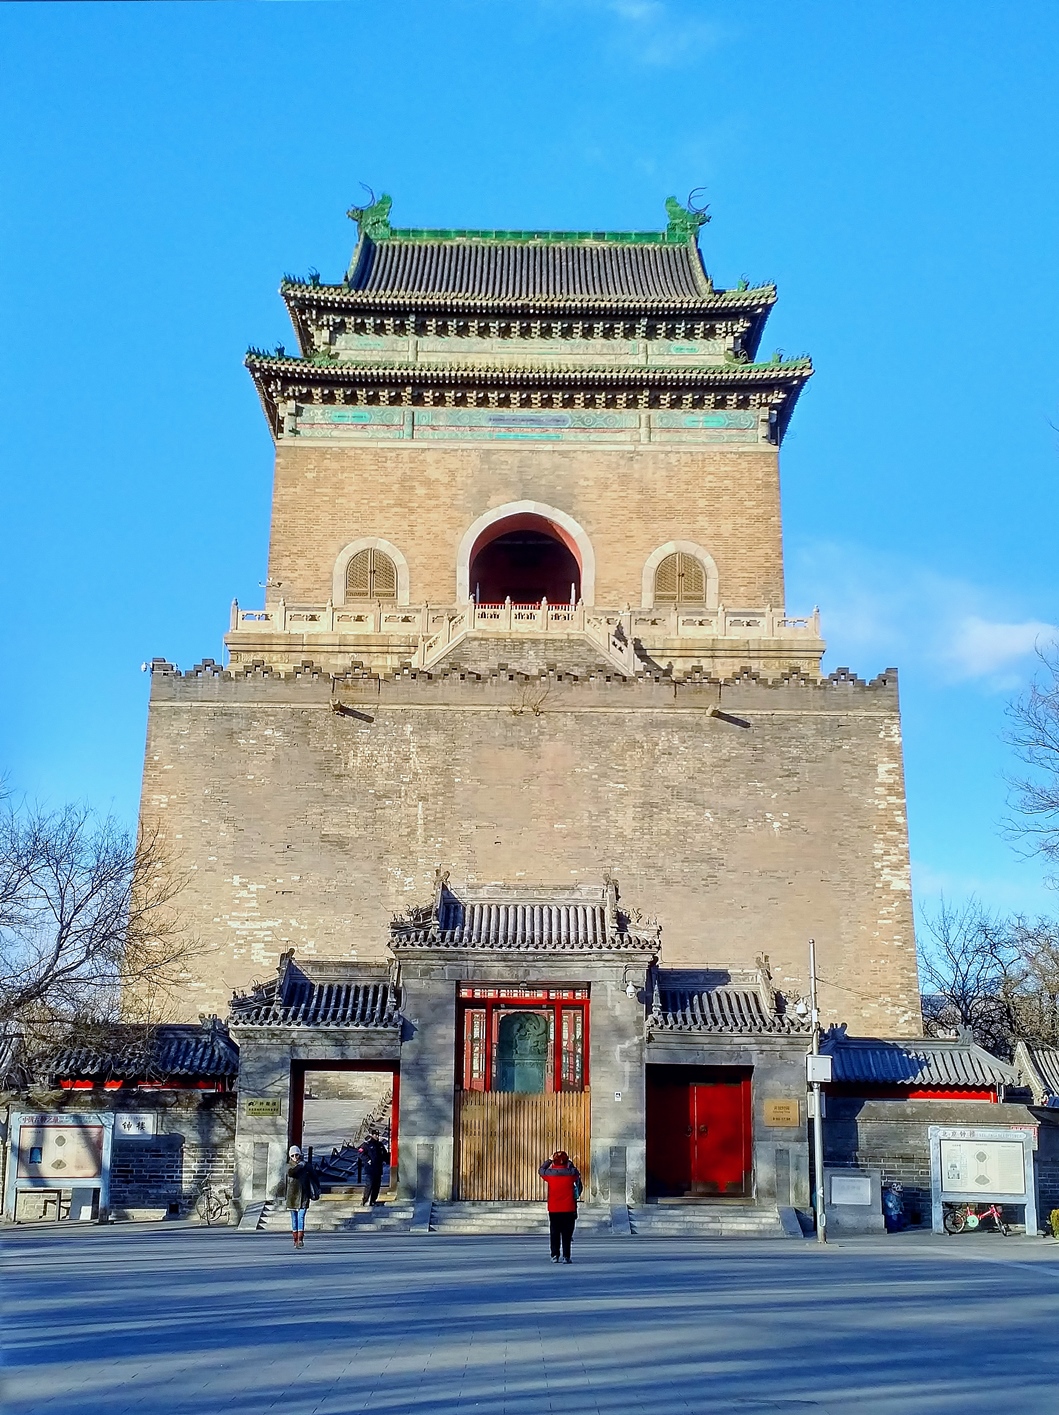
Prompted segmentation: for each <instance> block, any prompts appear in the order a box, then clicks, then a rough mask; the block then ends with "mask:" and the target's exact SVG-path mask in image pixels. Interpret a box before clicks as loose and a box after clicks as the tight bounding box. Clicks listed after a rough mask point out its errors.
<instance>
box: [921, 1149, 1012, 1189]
mask: <svg viewBox="0 0 1059 1415" xmlns="http://www.w3.org/2000/svg"><path fill="white" fill-rule="evenodd" d="M1024 1153H1025V1151H1024V1149H1023V1146H1022V1144H1021V1142H1018V1141H1010V1140H942V1142H941V1191H942V1193H943V1194H974V1193H977V1192H981V1193H983V1194H1025V1192H1026V1165H1025V1161H1024Z"/></svg>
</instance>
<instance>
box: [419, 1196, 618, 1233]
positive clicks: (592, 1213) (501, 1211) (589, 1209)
mask: <svg viewBox="0 0 1059 1415" xmlns="http://www.w3.org/2000/svg"><path fill="white" fill-rule="evenodd" d="M430 1231H431V1232H432V1233H442V1234H444V1233H470V1234H474V1233H479V1234H493V1233H495V1234H546V1233H547V1232H548V1213H547V1210H546V1209H545V1207H544V1205H543V1204H542V1203H530V1204H505V1203H496V1202H492V1203H490V1202H482V1203H472V1202H460V1201H453V1202H451V1203H437V1202H435V1204H434V1207H433V1210H432V1212H431V1216H430ZM577 1232H578V1234H579V1235H581V1236H582V1237H585V1236H591V1235H594V1234H606V1235H609V1234H610V1232H611V1224H610V1209H609V1207H607V1206H606V1205H603V1204H582V1205H581V1206H580V1209H579V1211H578V1216H577Z"/></svg>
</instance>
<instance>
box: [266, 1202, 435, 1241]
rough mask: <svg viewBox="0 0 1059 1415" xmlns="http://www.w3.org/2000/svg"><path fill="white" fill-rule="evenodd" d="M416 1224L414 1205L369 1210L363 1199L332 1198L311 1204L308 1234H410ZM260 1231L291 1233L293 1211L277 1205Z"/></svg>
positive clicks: (389, 1205) (377, 1205) (384, 1205)
mask: <svg viewBox="0 0 1059 1415" xmlns="http://www.w3.org/2000/svg"><path fill="white" fill-rule="evenodd" d="M411 1223H412V1205H411V1204H376V1205H375V1207H374V1208H373V1209H366V1208H364V1206H363V1205H362V1204H361V1202H360V1200H359V1199H358V1200H356V1202H350V1201H349V1200H345V1201H339V1200H334V1199H332V1200H330V1201H329V1202H327V1203H322V1202H317V1203H315V1204H310V1205H309V1212H308V1214H307V1215H306V1218H305V1231H306V1233H407V1232H408V1229H409V1228H410V1227H411ZM257 1231H258V1232H259V1233H289V1232H290V1214H289V1213H288V1211H287V1210H286V1208H284V1206H283V1205H282V1204H275V1205H273V1206H272V1207H271V1209H269V1210H268V1211H267V1212H266V1213H265V1214H264V1215H263V1218H262V1220H261V1221H260V1222H259V1223H258V1227H257Z"/></svg>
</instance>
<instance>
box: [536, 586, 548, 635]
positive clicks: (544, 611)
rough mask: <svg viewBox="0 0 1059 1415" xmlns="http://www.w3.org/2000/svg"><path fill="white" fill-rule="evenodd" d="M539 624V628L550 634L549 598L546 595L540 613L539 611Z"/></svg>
mask: <svg viewBox="0 0 1059 1415" xmlns="http://www.w3.org/2000/svg"><path fill="white" fill-rule="evenodd" d="M537 623H538V624H539V626H540V627H541V628H542V629H543V630H544V631H545V633H547V632H548V596H547V595H545V596H544V597H543V599H542V600H541V607H540V611H539V613H538V616H537Z"/></svg>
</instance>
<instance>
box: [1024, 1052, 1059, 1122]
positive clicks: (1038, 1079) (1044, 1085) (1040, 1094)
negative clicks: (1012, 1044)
mask: <svg viewBox="0 0 1059 1415" xmlns="http://www.w3.org/2000/svg"><path fill="white" fill-rule="evenodd" d="M1015 1069H1016V1070H1017V1071H1018V1073H1019V1078H1020V1080H1021V1081H1022V1082H1023V1084H1024V1085H1026V1086H1028V1087H1029V1088H1030V1090H1031V1091H1032V1093H1033V1101H1034V1104H1035V1105H1045V1106H1054V1105H1057V1104H1059V1051H1057V1050H1056V1049H1055V1047H1035V1046H1029V1045H1027V1043H1026V1042H1019V1044H1018V1046H1017V1047H1016V1048H1015Z"/></svg>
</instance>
